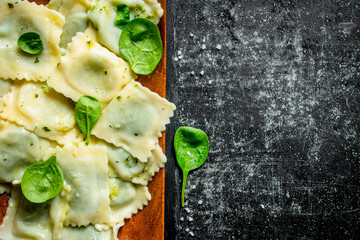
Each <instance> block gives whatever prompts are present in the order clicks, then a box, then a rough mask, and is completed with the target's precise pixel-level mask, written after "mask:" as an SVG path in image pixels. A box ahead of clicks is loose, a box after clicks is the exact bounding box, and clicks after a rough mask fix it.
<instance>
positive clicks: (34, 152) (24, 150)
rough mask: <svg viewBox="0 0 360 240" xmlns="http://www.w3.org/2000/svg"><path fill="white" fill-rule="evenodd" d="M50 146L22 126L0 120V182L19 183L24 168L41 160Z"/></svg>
mask: <svg viewBox="0 0 360 240" xmlns="http://www.w3.org/2000/svg"><path fill="white" fill-rule="evenodd" d="M50 146H51V143H50V141H48V140H45V139H41V138H39V137H38V136H36V135H35V134H34V133H32V132H29V131H27V130H26V129H24V128H23V127H19V126H17V125H15V124H12V123H9V122H4V121H0V182H4V183H11V182H12V183H17V184H18V183H20V181H21V178H22V175H23V174H24V171H25V169H26V168H27V167H28V166H30V165H31V164H32V163H34V162H36V161H40V160H42V159H43V157H44V155H45V152H46V150H47V149H48V148H49V147H50ZM19 149H21V151H19Z"/></svg>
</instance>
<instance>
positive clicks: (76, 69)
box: [48, 30, 136, 103]
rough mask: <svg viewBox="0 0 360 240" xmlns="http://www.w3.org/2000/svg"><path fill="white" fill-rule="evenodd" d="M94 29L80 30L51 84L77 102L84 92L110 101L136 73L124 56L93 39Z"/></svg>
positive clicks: (100, 99) (98, 98) (104, 100)
mask: <svg viewBox="0 0 360 240" xmlns="http://www.w3.org/2000/svg"><path fill="white" fill-rule="evenodd" d="M91 35H92V33H91V31H90V30H89V31H87V32H86V33H85V34H84V33H78V34H77V35H76V37H74V38H73V41H72V43H71V44H70V45H69V47H68V50H67V53H66V54H65V56H63V57H61V64H60V65H59V67H58V70H57V72H56V74H55V76H54V77H53V78H51V79H50V80H49V81H48V84H49V86H51V87H52V88H54V89H55V90H56V91H58V92H61V93H62V94H64V95H65V96H67V97H69V98H71V99H72V100H74V101H78V99H79V98H80V97H81V96H83V95H90V96H93V97H95V98H96V99H97V100H99V101H100V102H102V103H108V102H110V101H111V100H112V99H113V98H114V97H115V96H116V94H117V93H118V92H119V91H120V90H121V89H122V88H123V87H124V86H125V85H126V84H127V83H128V82H130V81H131V79H134V78H136V75H135V74H134V73H133V72H132V71H131V70H130V66H129V64H128V63H127V62H125V61H124V60H123V59H121V58H118V57H117V56H116V55H115V54H114V53H111V52H110V51H109V50H107V49H106V48H104V47H102V46H101V45H100V44H98V43H97V42H95V41H94V39H93V37H91Z"/></svg>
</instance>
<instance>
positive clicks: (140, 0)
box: [88, 0, 163, 55]
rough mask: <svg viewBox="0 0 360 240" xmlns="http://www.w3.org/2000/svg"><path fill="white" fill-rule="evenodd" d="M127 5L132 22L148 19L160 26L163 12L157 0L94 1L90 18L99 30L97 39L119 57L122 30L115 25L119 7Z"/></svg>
mask: <svg viewBox="0 0 360 240" xmlns="http://www.w3.org/2000/svg"><path fill="white" fill-rule="evenodd" d="M118 4H126V5H127V6H128V7H129V9H130V20H132V19H134V18H138V17H141V18H148V19H149V20H151V21H153V22H154V23H156V24H158V23H159V20H160V18H161V17H162V15H163V10H162V8H161V6H160V4H159V3H158V2H157V1H156V0H93V1H92V4H91V7H90V9H89V11H88V17H89V19H90V20H91V21H92V23H93V24H94V26H95V28H96V29H97V37H98V40H99V42H100V43H101V44H103V45H104V46H106V47H107V48H109V49H110V50H111V51H112V52H114V53H116V54H117V55H119V54H120V51H119V39H120V35H121V29H120V28H118V27H117V26H116V25H115V17H116V13H117V5H118Z"/></svg>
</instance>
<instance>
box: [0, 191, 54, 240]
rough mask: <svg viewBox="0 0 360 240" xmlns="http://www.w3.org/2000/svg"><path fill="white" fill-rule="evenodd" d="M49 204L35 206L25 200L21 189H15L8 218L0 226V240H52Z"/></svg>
mask: <svg viewBox="0 0 360 240" xmlns="http://www.w3.org/2000/svg"><path fill="white" fill-rule="evenodd" d="M49 206H50V205H49V202H46V203H42V204H34V203H31V202H29V201H27V200H26V199H25V197H24V196H23V195H22V193H21V189H20V188H18V187H13V189H12V191H11V198H10V200H9V207H8V209H7V212H6V216H5V218H4V220H3V223H2V225H0V239H4V240H5V239H6V240H24V239H37V240H49V239H52V231H51V223H50V221H49V219H50V216H49Z"/></svg>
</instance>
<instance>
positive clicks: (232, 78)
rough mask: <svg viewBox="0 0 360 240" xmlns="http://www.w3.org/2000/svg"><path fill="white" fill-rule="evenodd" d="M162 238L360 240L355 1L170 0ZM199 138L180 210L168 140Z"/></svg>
mask: <svg viewBox="0 0 360 240" xmlns="http://www.w3.org/2000/svg"><path fill="white" fill-rule="evenodd" d="M167 11H168V12H167V14H168V15H167V21H168V26H167V31H168V72H167V97H168V99H170V100H171V101H172V102H174V103H175V104H176V105H177V110H176V114H175V116H174V118H173V119H172V123H171V125H169V127H168V130H167V156H168V163H167V165H166V239H178V240H181V239H359V232H360V137H359V131H360V120H359V117H360V92H359V90H360V83H359V80H360V62H359V59H360V51H359V50H360V1H355V0H349V1H344V0H328V1H327V0H323V1H315V0H313V1H311V0H307V1H304V0H298V1H291V0H290V1H282V0H267V1H265V0H264V1H260V0H258V1H240V0H238V1H235V0H229V1H220V0H191V1H190V0H182V1H175V0H168V1H167ZM182 125H189V126H193V127H198V128H201V129H203V130H204V131H206V132H207V134H208V136H209V139H210V153H209V157H208V160H207V162H206V163H205V164H204V165H203V166H202V167H201V168H200V169H198V170H196V171H194V172H192V173H190V175H189V178H188V185H187V189H186V198H185V201H186V206H185V208H181V206H180V191H181V171H180V169H179V167H178V166H177V164H176V163H175V159H174V152H173V148H172V145H173V140H172V139H173V136H174V133H175V130H176V129H177V128H178V127H179V126H182Z"/></svg>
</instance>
